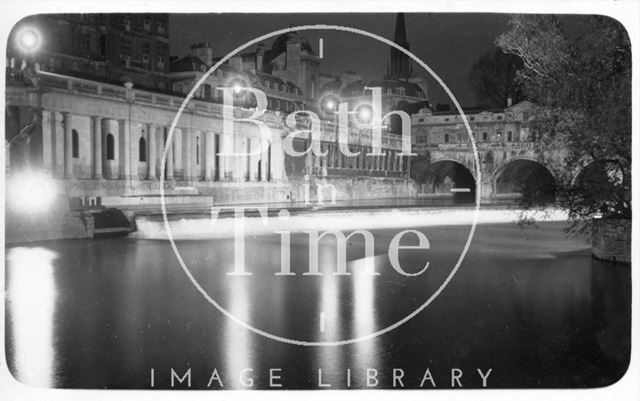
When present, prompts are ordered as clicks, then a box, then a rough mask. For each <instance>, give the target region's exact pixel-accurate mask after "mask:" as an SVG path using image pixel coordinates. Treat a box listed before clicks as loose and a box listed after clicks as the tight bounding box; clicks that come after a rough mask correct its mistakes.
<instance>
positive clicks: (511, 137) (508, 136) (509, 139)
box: [507, 131, 513, 142]
mask: <svg viewBox="0 0 640 401" xmlns="http://www.w3.org/2000/svg"><path fill="white" fill-rule="evenodd" d="M507 141H508V142H511V141H513V132H511V131H508V132H507Z"/></svg>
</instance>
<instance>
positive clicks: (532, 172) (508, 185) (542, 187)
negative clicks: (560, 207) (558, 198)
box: [492, 158, 556, 201]
mask: <svg viewBox="0 0 640 401" xmlns="http://www.w3.org/2000/svg"><path fill="white" fill-rule="evenodd" d="M492 184H493V193H494V194H495V196H496V197H506V198H520V197H523V196H525V197H527V198H529V199H531V200H535V201H551V200H553V199H555V192H556V179H555V177H554V175H553V173H552V172H551V171H550V170H549V169H548V168H547V166H545V165H544V164H542V163H541V162H539V161H538V160H534V159H530V158H515V159H509V160H508V161H506V162H505V163H504V164H502V166H500V167H499V168H498V169H496V171H495V173H494V174H493V177H492Z"/></svg>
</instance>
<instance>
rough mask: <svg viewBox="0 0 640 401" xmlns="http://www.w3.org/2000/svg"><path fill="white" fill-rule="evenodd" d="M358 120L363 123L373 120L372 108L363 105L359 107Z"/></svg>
mask: <svg viewBox="0 0 640 401" xmlns="http://www.w3.org/2000/svg"><path fill="white" fill-rule="evenodd" d="M358 120H360V122H363V123H368V122H369V121H371V108H370V107H369V106H361V107H359V108H358Z"/></svg>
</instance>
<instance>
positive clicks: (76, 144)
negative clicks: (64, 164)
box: [71, 130, 80, 159]
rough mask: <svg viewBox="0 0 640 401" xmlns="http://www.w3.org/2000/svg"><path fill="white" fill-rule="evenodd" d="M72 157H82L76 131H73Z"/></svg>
mask: <svg viewBox="0 0 640 401" xmlns="http://www.w3.org/2000/svg"><path fill="white" fill-rule="evenodd" d="M71 156H72V157H73V158H74V159H77V158H78V157H80V141H79V138H78V131H76V130H71Z"/></svg>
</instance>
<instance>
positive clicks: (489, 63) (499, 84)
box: [469, 48, 524, 108]
mask: <svg viewBox="0 0 640 401" xmlns="http://www.w3.org/2000/svg"><path fill="white" fill-rule="evenodd" d="M522 67H523V63H522V59H521V58H520V57H518V56H516V55H514V54H509V53H505V52H504V51H502V49H499V48H497V49H495V50H494V51H492V52H489V53H486V54H485V55H483V56H482V57H480V58H479V59H478V60H476V61H475V62H474V63H473V65H472V66H471V70H470V72H469V84H470V86H471V88H472V89H473V91H474V92H475V95H476V101H477V102H478V105H479V106H482V107H486V108H503V107H507V106H508V105H507V98H511V100H512V102H513V103H514V104H515V103H518V102H520V101H522V100H524V96H523V95H524V94H523V91H522V87H521V85H520V83H519V82H517V80H516V78H517V74H518V70H520V69H521V68H522Z"/></svg>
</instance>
